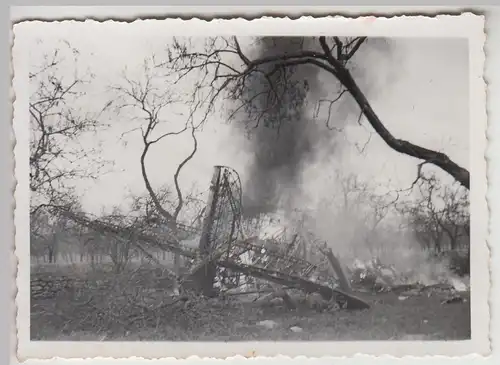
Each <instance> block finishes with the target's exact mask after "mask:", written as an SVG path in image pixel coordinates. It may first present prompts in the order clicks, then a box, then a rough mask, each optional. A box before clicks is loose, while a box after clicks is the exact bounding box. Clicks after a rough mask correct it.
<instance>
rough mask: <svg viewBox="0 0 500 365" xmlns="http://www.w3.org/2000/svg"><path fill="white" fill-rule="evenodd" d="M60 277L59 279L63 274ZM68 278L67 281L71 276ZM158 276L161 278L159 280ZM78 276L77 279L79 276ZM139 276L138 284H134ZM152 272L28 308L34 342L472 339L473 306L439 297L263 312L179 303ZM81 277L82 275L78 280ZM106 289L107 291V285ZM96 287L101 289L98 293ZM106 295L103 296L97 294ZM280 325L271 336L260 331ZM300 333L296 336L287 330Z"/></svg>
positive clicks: (226, 304)
mask: <svg viewBox="0 0 500 365" xmlns="http://www.w3.org/2000/svg"><path fill="white" fill-rule="evenodd" d="M58 274H60V273H58ZM69 274H70V273H66V275H69ZM157 274H158V275H160V273H157ZM79 275H80V274H79ZM134 275H135V276H134ZM155 275H156V274H154V273H152V272H151V271H148V270H144V272H143V273H142V274H137V272H135V273H132V272H127V273H122V274H121V275H120V276H110V274H109V273H105V272H104V271H103V272H101V273H100V274H99V273H97V274H96V273H93V274H92V275H88V277H87V278H86V285H83V286H81V287H79V288H78V289H70V290H63V291H60V292H59V293H58V294H57V295H56V296H55V297H53V298H46V299H43V298H38V299H35V298H33V299H32V301H31V338H32V340H65V341H78V340H80V341H108V340H109V341H113V340H114V341H162V340H167V341H188V340H197V341H249V340H316V341H319V340H322V341H327V340H405V339H407V340H411V339H419V340H422V339H425V340H462V339H469V338H470V301H469V300H467V301H465V302H463V303H456V304H441V301H442V299H443V298H442V296H440V295H438V294H433V295H431V296H429V297H428V296H427V295H424V294H422V295H419V296H413V297H409V298H407V299H406V300H399V299H398V295H397V294H395V293H383V294H374V295H370V294H361V295H360V296H362V297H363V298H364V299H365V300H367V301H369V302H370V303H371V308H370V309H368V310H365V311H345V310H340V311H335V312H327V313H318V312H315V311H312V310H302V311H287V310H286V309H284V308H281V307H270V308H263V307H262V306H257V305H255V304H254V303H243V302H240V301H238V300H236V299H233V300H231V301H227V300H226V301H223V300H219V299H210V300H209V299H203V298H194V297H193V298H188V300H184V301H177V299H173V298H172V297H170V296H169V295H168V290H167V289H166V288H162V287H161V286H160V287H159V288H158V287H157V288H155V286H156V284H155V283H156V282H155V280H154V278H155V277H156V278H157V277H158V275H156V276H155ZM80 277H81V275H80ZM105 281H108V282H110V283H111V284H110V285H102V283H103V282H105ZM96 282H99V283H101V284H100V285H97V284H96ZM100 288H101V289H100ZM263 320H272V321H274V322H275V323H276V325H275V327H274V328H272V329H268V328H264V327H261V326H259V325H258V324H257V323H258V322H260V321H263ZM293 326H297V327H300V328H302V332H293V331H291V330H290V327H293Z"/></svg>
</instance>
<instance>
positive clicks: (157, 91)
mask: <svg viewBox="0 0 500 365" xmlns="http://www.w3.org/2000/svg"><path fill="white" fill-rule="evenodd" d="M153 61H154V59H151V60H150V59H146V60H145V61H144V64H143V67H142V70H141V78H140V79H138V80H133V79H131V78H129V77H128V76H127V74H126V73H124V75H123V80H124V85H115V86H112V90H114V91H115V92H117V93H118V95H119V101H118V103H117V105H118V111H119V112H123V111H125V110H127V111H128V112H132V113H133V114H134V113H139V115H140V116H139V117H137V118H132V119H140V120H141V122H140V125H139V126H134V128H132V129H131V130H130V131H129V132H132V131H137V130H139V131H140V132H141V139H142V143H143V148H142V153H141V156H140V166H141V173H142V178H143V180H144V184H145V187H146V189H147V191H148V193H149V196H150V198H151V200H152V203H153V205H154V207H155V209H156V210H157V213H158V214H160V215H161V217H162V218H163V220H164V222H165V224H166V227H167V228H168V231H169V234H170V235H171V236H172V237H173V238H174V239H175V240H177V241H178V237H177V236H178V226H177V225H178V218H179V214H180V212H181V210H182V209H183V207H184V205H185V197H184V194H183V191H182V189H181V186H180V183H179V176H180V173H181V171H182V169H183V168H184V167H185V166H186V165H187V164H188V163H189V161H191V159H192V158H193V157H194V155H195V154H196V152H197V150H198V140H197V138H196V131H197V130H198V128H199V124H196V123H195V121H194V114H193V113H190V115H189V117H188V118H187V120H186V121H185V123H184V124H183V125H182V126H180V127H179V128H178V129H177V130H172V129H173V127H172V124H174V125H175V123H174V122H172V121H171V120H164V119H162V112H163V111H164V110H165V109H166V108H167V107H169V108H172V107H173V106H175V105H176V104H179V103H182V101H183V100H182V98H181V97H179V95H177V94H175V92H174V91H173V90H172V89H171V88H168V87H165V84H163V83H162V82H168V80H165V78H162V77H161V75H159V74H158V73H157V72H156V70H155V69H154V68H152V67H151V63H152V62H153ZM160 83H161V85H159V84H160ZM160 86H161V87H160ZM142 121H143V122H142ZM174 128H175V127H174ZM185 132H186V133H190V135H191V139H192V141H193V148H192V151H191V152H190V153H189V154H188V156H186V157H185V158H184V159H183V160H182V161H181V162H180V163H179V165H178V166H177V168H176V170H175V172H174V174H173V182H174V189H175V194H176V202H177V203H176V204H175V206H174V207H172V209H169V208H168V207H166V206H165V204H164V203H165V202H166V201H165V199H163V198H165V197H166V195H165V194H164V196H163V197H159V195H158V194H157V191H155V189H154V188H153V185H152V183H151V181H150V178H149V175H148V171H147V168H146V159H147V156H148V153H149V151H150V150H151V148H152V147H153V146H154V145H156V144H158V143H160V142H163V141H165V140H166V139H167V137H172V136H177V135H180V134H183V133H185ZM172 152H173V151H172ZM163 193H166V191H163ZM162 200H163V201H162ZM146 206H147V205H146ZM174 261H175V262H174V265H175V273H176V274H177V275H178V274H179V270H180V267H179V265H180V254H179V253H178V252H177V253H176V254H175V260H174Z"/></svg>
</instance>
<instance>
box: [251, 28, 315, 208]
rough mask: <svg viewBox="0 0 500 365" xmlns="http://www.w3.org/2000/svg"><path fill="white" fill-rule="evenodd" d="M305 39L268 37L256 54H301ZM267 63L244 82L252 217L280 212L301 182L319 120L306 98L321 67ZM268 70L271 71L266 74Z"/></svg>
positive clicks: (311, 154)
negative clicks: (309, 111)
mask: <svg viewBox="0 0 500 365" xmlns="http://www.w3.org/2000/svg"><path fill="white" fill-rule="evenodd" d="M305 43H306V40H305V39H304V38H292V37H266V38H262V39H261V40H260V43H259V54H258V55H257V57H269V56H273V55H276V54H286V53H291V52H297V51H300V50H301V49H303V47H305V46H306V45H305ZM274 70H275V69H274V65H266V67H263V68H262V69H261V71H262V72H257V73H254V74H253V75H252V78H251V79H250V81H249V82H247V83H246V85H245V92H244V94H243V99H244V100H246V101H247V106H246V108H245V109H246V117H247V118H246V119H245V120H244V125H245V131H246V132H247V133H248V139H249V144H250V148H251V151H252V152H253V154H254V155H253V161H252V163H251V165H250V171H248V176H249V178H248V180H247V181H246V183H245V184H244V185H245V186H244V202H243V204H244V208H245V212H246V214H248V215H255V214H259V213H269V212H273V211H275V210H276V208H277V207H278V204H279V202H280V199H282V198H284V197H285V196H286V194H287V192H288V191H291V192H293V190H294V189H295V188H296V186H297V185H298V184H299V183H300V178H301V171H302V168H303V165H304V164H305V163H307V162H308V161H309V160H310V159H311V158H312V157H313V156H314V152H315V150H316V149H317V145H318V140H319V137H320V135H321V134H320V133H319V128H318V126H317V123H315V122H314V121H313V120H310V119H311V118H310V117H309V116H308V115H307V113H306V107H307V102H306V96H307V93H308V92H309V91H310V90H314V89H318V88H320V84H319V83H318V71H319V68H317V67H314V66H308V65H301V66H297V67H295V68H293V69H290V68H287V69H279V70H275V72H272V71H274ZM265 74H269V77H266V76H265Z"/></svg>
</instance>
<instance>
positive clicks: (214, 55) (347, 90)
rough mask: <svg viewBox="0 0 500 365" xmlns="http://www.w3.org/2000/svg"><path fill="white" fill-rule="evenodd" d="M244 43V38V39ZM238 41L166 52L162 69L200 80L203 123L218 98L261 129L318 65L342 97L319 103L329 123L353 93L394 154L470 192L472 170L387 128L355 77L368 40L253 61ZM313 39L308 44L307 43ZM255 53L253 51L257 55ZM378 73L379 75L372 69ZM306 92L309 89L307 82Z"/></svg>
mask: <svg viewBox="0 0 500 365" xmlns="http://www.w3.org/2000/svg"><path fill="white" fill-rule="evenodd" d="M240 40H241V39H240ZM240 40H239V39H237V38H236V37H232V38H225V37H213V38H209V39H208V40H207V41H206V42H205V44H204V45H199V44H193V43H192V41H191V40H186V41H180V40H178V39H176V40H175V41H174V43H173V45H172V46H171V47H170V48H168V59H167V60H166V61H165V62H163V63H161V64H160V65H159V66H161V67H162V68H164V69H166V70H168V72H169V73H170V74H171V75H177V78H178V80H181V79H183V78H186V77H188V76H189V75H191V76H192V74H196V75H197V78H198V79H199V80H200V81H197V82H196V83H194V85H195V92H194V93H193V95H195V96H196V97H197V100H198V104H200V105H205V106H206V113H205V116H204V119H206V118H207V117H208V115H209V114H210V113H211V112H213V111H214V110H215V109H216V101H217V100H218V99H220V98H226V99H230V100H235V101H239V103H240V105H239V106H237V107H236V108H235V110H233V111H232V112H231V113H230V116H229V118H230V119H231V118H232V117H234V115H236V113H237V112H238V111H240V110H245V111H246V112H247V113H248V114H249V117H248V118H247V119H249V120H254V121H255V122H256V123H255V125H258V124H259V123H260V121H261V120H262V118H263V116H264V115H265V114H266V113H267V112H268V111H269V109H270V108H273V107H274V106H275V105H277V104H280V103H282V102H283V100H284V98H285V97H287V96H288V97H289V95H288V94H287V90H289V89H290V88H291V87H292V86H294V85H295V86H297V85H298V84H299V83H301V82H304V81H303V80H294V79H293V77H292V76H293V74H294V72H296V70H297V69H298V67H302V66H306V65H307V66H312V67H317V68H319V69H320V70H322V71H323V72H326V73H328V74H330V75H332V76H333V77H334V79H335V80H336V81H337V82H338V85H335V83H334V82H333V81H332V85H333V86H338V90H339V91H338V94H337V96H336V97H334V98H332V99H331V100H321V101H320V102H321V103H323V104H325V103H326V104H327V105H328V118H327V124H328V122H329V119H330V116H331V115H330V114H331V113H330V112H331V108H332V105H334V104H335V103H336V102H338V101H339V100H340V99H341V98H343V97H344V96H345V95H350V96H351V97H352V98H353V100H354V101H355V103H356V104H357V105H358V107H359V109H360V118H361V116H362V115H364V116H365V118H366V119H367V121H368V122H369V124H370V125H371V127H372V128H373V129H374V131H375V132H376V133H377V134H378V135H379V136H380V137H381V138H382V139H383V140H384V141H385V142H386V144H387V145H388V146H389V147H390V148H392V149H393V150H394V151H396V152H399V153H402V154H405V155H408V156H411V157H415V158H417V159H419V160H422V161H423V163H430V164H433V165H435V166H438V167H439V168H441V169H442V170H444V171H445V172H447V173H448V174H450V175H451V176H452V177H453V178H454V179H455V180H456V181H458V182H459V183H460V184H461V185H463V186H464V187H466V188H467V189H469V171H468V170H467V169H465V168H463V167H461V166H459V165H458V164H457V163H455V162H454V161H452V160H451V159H450V158H449V157H448V156H447V155H446V154H444V153H442V152H439V151H436V150H432V149H429V148H426V147H422V146H419V145H416V144H413V143H411V142H409V141H406V140H402V139H399V138H397V137H396V136H394V135H393V134H392V133H391V132H390V131H389V130H388V129H387V128H386V127H385V125H384V123H383V122H382V120H381V119H380V118H379V116H378V115H377V113H376V112H375V110H374V109H373V108H372V106H371V104H370V102H369V101H368V99H367V98H366V96H365V94H364V92H363V91H362V90H361V89H360V87H359V86H358V83H357V82H356V80H355V79H354V78H353V76H352V73H351V71H352V67H353V59H354V57H355V55H356V54H357V53H358V51H359V50H360V48H361V47H363V46H364V45H365V44H366V43H368V42H369V40H367V38H366V37H354V38H342V39H341V38H340V37H329V38H327V37H325V36H321V37H314V38H310V39H308V42H306V39H305V38H302V39H301V41H300V42H301V48H300V49H299V50H298V51H293V52H283V53H280V54H272V55H268V54H263V55H260V56H258V57H255V58H252V56H251V52H250V51H248V52H247V50H243V48H242V47H241V46H240ZM309 40H310V42H309ZM254 53H255V52H254ZM374 72H376V71H374ZM256 77H257V78H260V80H261V81H262V84H264V86H262V88H261V90H260V91H259V92H258V93H255V92H253V93H252V92H248V89H249V85H250V83H251V82H252V80H253V79H255V78H256ZM302 87H303V88H306V89H307V87H308V86H307V83H306V82H304V84H303V86H302ZM262 97H264V98H265V99H266V102H265V104H266V107H264V108H262V107H260V108H258V107H257V106H258V105H257V104H256V103H255V100H256V99H257V98H262ZM274 119H276V120H274V121H270V122H269V121H266V123H268V124H269V123H270V124H271V126H275V127H277V128H278V129H279V125H280V123H282V121H283V120H285V119H286V118H274Z"/></svg>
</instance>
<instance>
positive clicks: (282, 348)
mask: <svg viewBox="0 0 500 365" xmlns="http://www.w3.org/2000/svg"><path fill="white" fill-rule="evenodd" d="M414 18H418V19H414ZM433 19H434V21H436V22H446V25H447V26H448V25H449V27H440V26H436V27H434V28H435V29H433V25H435V24H436V23H430V22H429V23H428V24H426V27H425V28H423V29H422V28H420V29H418V34H415V32H414V31H415V28H413V29H409V28H412V27H408V26H406V25H405V22H406V21H412V22H415V21H422V22H428V21H429V19H428V18H427V17H424V16H419V17H413V16H412V17H398V18H391V19H382V20H381V22H383V25H382V26H380V27H379V26H377V23H378V22H379V20H378V19H377V20H376V21H374V22H373V23H370V25H367V24H366V23H365V22H364V19H356V20H353V19H349V22H348V23H347V28H348V29H347V30H344V31H345V32H347V33H349V32H352V33H356V28H358V29H359V30H358V33H357V34H360V33H363V32H364V33H368V34H370V33H369V32H373V33H375V34H376V35H387V36H389V35H391V33H392V32H395V30H394V29H395V27H396V26H397V27H399V28H401V30H400V29H398V31H397V34H398V36H409V37H411V36H429V37H430V36H454V35H455V34H458V36H461V37H468V38H469V47H470V50H469V51H470V59H471V66H470V70H471V83H470V91H471V92H470V93H471V105H472V107H471V129H472V133H471V142H472V143H471V158H472V159H474V161H475V162H476V161H477V163H473V164H472V168H471V170H472V175H473V176H475V177H474V179H473V180H474V183H473V188H472V189H471V196H472V198H471V201H473V202H474V203H473V208H472V212H475V213H472V216H473V217H476V216H479V217H484V218H485V219H481V220H480V223H481V224H478V223H477V221H476V223H475V224H473V225H472V232H475V234H474V233H473V235H474V237H481V239H483V238H484V242H486V232H487V225H486V221H487V219H486V218H487V216H488V212H487V207H486V199H485V196H486V161H485V159H484V151H485V147H486V145H485V143H486V135H485V129H486V110H485V92H484V91H483V90H484V86H485V83H484V79H483V77H482V73H483V72H482V69H483V64H484V57H485V55H484V51H483V44H484V41H485V34H484V19H483V17H480V16H475V15H473V14H465V15H462V16H459V17H455V16H444V15H440V16H438V17H436V18H433ZM318 20H320V19H313V18H310V19H301V20H300V22H297V21H295V20H288V19H278V20H272V19H266V23H265V25H266V27H268V28H269V30H267V28H264V29H263V28H262V27H261V26H260V25H259V24H257V23H258V22H259V20H255V21H251V22H248V21H246V20H241V27H238V28H237V32H238V34H239V32H240V31H241V32H242V33H248V34H249V35H250V34H275V33H279V34H281V33H283V32H284V30H283V28H282V25H280V24H279V22H280V21H294V22H297V24H298V26H297V27H296V28H294V29H290V30H289V29H287V30H286V31H285V32H287V33H288V32H293V33H294V34H300V35H309V34H311V35H312V34H319V33H322V32H326V31H327V30H328V31H331V32H334V31H335V30H334V29H335V24H333V23H334V22H336V21H342V20H343V19H342V18H335V19H321V21H322V22H323V23H322V22H319V21H318ZM327 21H328V23H329V22H332V23H331V24H330V23H329V24H326V22H327ZM144 22H146V21H144ZM148 22H169V20H165V21H154V20H150V21H148ZM190 22H192V21H182V22H181V23H179V25H181V24H182V26H185V27H187V28H188V29H189V30H190V32H194V33H196V30H194V29H193V28H194V27H193V26H192V25H190V24H189V23H190ZM306 23H307V24H306ZM116 24H117V25H118V24H119V23H118V22H116ZM133 24H134V23H132V24H129V25H127V26H133ZM193 24H195V25H197V26H200V28H203V30H202V31H201V32H203V33H204V34H206V30H205V28H206V27H213V28H215V30H214V33H215V32H223V33H228V34H231V33H232V31H234V30H233V29H234V28H232V29H224V25H222V26H220V24H219V23H218V22H211V23H206V22H204V21H199V20H198V21H193ZM320 24H321V26H319V25H320ZM465 24H467V25H468V26H465ZM20 25H21V24H20ZM327 25H328V26H327ZM88 26H92V24H89V25H88ZM343 26H345V24H343ZM21 27H22V25H21ZM314 28H320V29H318V30H316V29H314ZM177 31H179V32H182V30H180V29H177ZM433 31H434V32H435V33H434V34H433V33H432V32H433ZM412 32H413V34H412ZM14 33H16V28H14ZM422 33H424V34H422ZM22 41H23V36H20V37H16V36H15V38H14V46H13V70H14V79H13V86H14V87H13V91H14V100H15V102H14V136H15V141H16V144H15V147H14V152H15V177H16V180H17V185H16V190H15V201H16V208H15V213H14V214H15V226H16V228H17V229H16V230H15V255H16V257H17V260H18V270H17V276H16V282H17V288H18V291H17V295H16V305H17V324H18V326H17V331H18V333H17V334H18V356H19V358H20V359H23V358H24V359H27V358H38V359H42V358H51V357H54V356H58V357H64V358H80V357H87V358H88V357H108V356H112V357H115V358H116V357H117V356H118V357H120V358H127V357H132V356H139V357H143V358H161V357H170V356H175V357H177V358H185V357H189V356H193V355H195V356H196V355H197V356H203V357H205V356H207V357H226V356H230V355H233V354H240V355H243V356H245V355H247V354H255V356H260V355H262V356H275V355H278V354H281V355H284V356H301V355H304V356H310V357H323V356H349V355H353V354H355V353H363V354H371V355H389V356H391V355H393V354H391V353H387V352H382V353H381V352H380V349H381V343H364V342H352V343H343V344H342V349H335V348H334V346H331V343H328V342H325V343H288V342H283V343H277V344H271V343H268V344H266V343H218V344H217V345H214V344H212V345H211V346H210V348H207V346H206V345H205V344H195V343H175V345H173V346H172V349H171V350H169V349H168V347H170V346H165V343H127V347H123V343H105V342H102V343H90V342H81V343H77V342H57V343H50V342H47V343H43V342H33V341H30V340H29V311H30V310H29V289H28V288H29V262H28V258H29V246H28V245H27V242H29V235H28V230H20V229H19V227H21V226H25V227H26V226H29V224H28V223H27V220H26V218H27V215H26V214H27V210H26V209H27V207H28V206H29V195H28V194H25V193H23V191H27V190H28V189H27V182H28V174H27V169H26V166H27V160H28V159H27V157H28V145H29V143H28V138H29V134H28V133H27V132H28V130H27V126H26V125H22V124H20V123H17V122H16V121H19V120H23V119H24V120H26V119H27V118H26V117H27V114H25V113H26V110H25V107H24V105H27V101H28V95H27V93H26V91H24V90H27V88H28V87H27V82H26V80H27V70H28V64H27V58H26V57H20V55H19V54H20V53H21V54H22V50H21V48H22V47H21V44H22ZM16 49H17V52H16ZM479 49H480V52H479ZM16 55H17V56H16ZM479 88H481V90H480V89H479ZM476 90H477V92H476ZM20 106H23V107H20ZM473 121H474V122H473ZM481 121H482V122H481ZM479 123H481V126H482V127H483V128H484V130H482V129H479V128H472V125H473V124H474V125H475V126H476V127H477V125H478V124H479ZM24 164H26V165H24ZM477 176H484V180H483V181H481V180H480V179H479V178H477ZM478 202H481V204H479V203H478ZM476 219H477V218H476ZM480 247H481V249H477V250H476V251H473V252H472V254H471V255H472V258H471V261H472V264H471V266H472V267H473V271H474V272H475V275H474V276H473V277H472V282H473V285H474V290H473V291H472V296H473V297H474V298H476V299H474V300H472V308H473V309H472V316H473V318H475V317H474V316H477V315H478V314H480V317H478V318H475V319H477V320H474V321H472V333H473V334H472V340H470V341H465V342H456V343H421V342H417V343H414V342H405V343H401V344H398V350H397V351H398V354H396V355H394V356H404V355H406V354H408V355H412V356H418V355H419V354H421V353H425V354H436V355H455V356H460V355H462V354H463V355H465V354H469V353H471V352H473V353H477V354H486V353H487V352H488V351H489V350H490V346H489V330H487V331H486V332H485V329H486V328H488V327H489V307H488V306H487V304H482V302H481V301H480V300H479V299H477V298H478V297H479V298H484V296H488V297H489V295H488V293H489V281H490V280H489V265H482V264H479V265H478V264H477V263H478V262H479V263H484V262H485V261H489V260H486V258H487V257H489V253H488V249H487V247H486V246H485V245H484V247H483V245H481V246H480ZM486 278H487V279H488V280H485V279H486ZM56 344H57V345H56ZM465 344H467V346H465ZM52 349H54V350H52ZM332 350H333V351H332Z"/></svg>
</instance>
